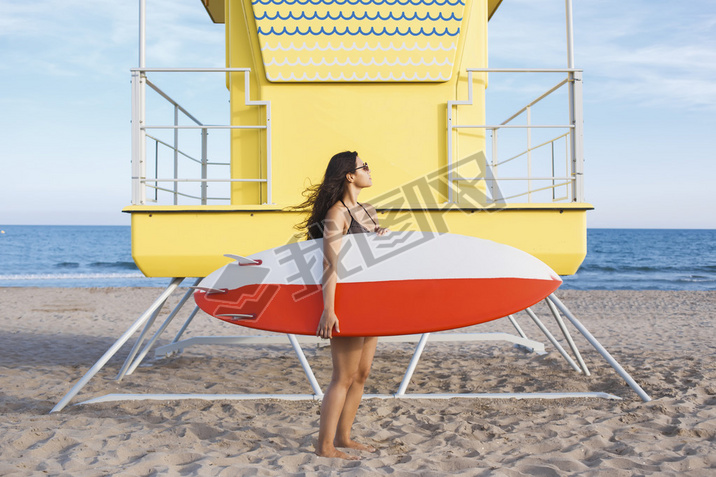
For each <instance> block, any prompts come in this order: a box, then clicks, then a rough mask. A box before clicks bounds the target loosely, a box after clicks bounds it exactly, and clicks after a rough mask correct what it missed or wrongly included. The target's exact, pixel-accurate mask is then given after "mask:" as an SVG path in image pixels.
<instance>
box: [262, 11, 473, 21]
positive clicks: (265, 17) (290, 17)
mask: <svg viewBox="0 0 716 477" xmlns="http://www.w3.org/2000/svg"><path fill="white" fill-rule="evenodd" d="M255 18H256V20H283V21H285V20H323V21H325V20H331V21H338V20H346V21H349V20H370V21H379V20H380V21H388V20H393V21H400V20H406V21H414V20H418V21H421V22H424V21H434V22H436V21H441V20H442V21H446V22H447V21H462V17H457V16H455V13H451V14H450V16H448V17H444V16H443V14H442V12H441V13H438V14H437V15H436V16H435V17H433V16H431V15H430V13H426V14H425V16H424V17H421V16H420V15H418V14H417V13H414V14H413V15H412V16H410V17H409V16H407V15H406V14H405V12H403V13H401V14H400V16H397V17H396V16H395V15H393V12H388V14H387V15H381V13H380V12H378V13H376V14H375V15H374V16H370V15H368V13H367V12H366V13H364V14H363V15H362V16H358V15H356V13H355V12H351V14H350V15H348V16H346V15H344V14H343V12H338V14H337V15H332V14H331V13H330V12H327V13H326V14H325V15H323V16H321V15H319V14H318V12H314V13H313V15H311V16H308V15H306V12H301V14H300V15H298V16H296V15H294V14H293V12H289V13H288V15H281V13H279V12H276V15H274V16H271V15H269V14H268V12H264V14H263V15H258V16H256V17H255Z"/></svg>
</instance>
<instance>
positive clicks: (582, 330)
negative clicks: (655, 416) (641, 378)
mask: <svg viewBox="0 0 716 477" xmlns="http://www.w3.org/2000/svg"><path fill="white" fill-rule="evenodd" d="M548 300H550V301H551V302H552V303H554V304H555V305H556V306H557V308H559V310H560V311H561V312H562V313H563V314H564V316H566V317H567V319H568V320H569V321H571V322H572V324H573V325H574V327H575V328H577V330H578V331H579V332H580V333H582V335H583V336H584V337H585V338H586V339H587V341H589V343H590V344H591V345H592V346H594V349H596V350H597V351H598V352H599V354H601V355H602V357H604V359H606V360H607V363H609V365H610V366H611V367H612V368H614V370H615V371H616V372H617V373H618V374H619V376H621V377H622V379H624V381H626V383H627V384H628V385H629V387H631V388H632V389H633V390H634V392H636V393H637V394H638V395H639V397H640V398H641V399H642V401H644V402H649V401H651V397H649V395H648V394H646V392H644V390H643V389H642V388H641V386H639V385H638V384H637V383H636V381H634V379H633V378H632V377H631V376H630V375H629V373H627V372H626V371H625V370H624V368H622V367H621V365H620V364H619V363H617V360H615V359H614V358H613V357H612V355H611V354H609V352H608V351H607V350H606V349H604V347H603V346H602V345H601V343H600V342H599V341H597V339H596V338H595V337H594V336H592V334H591V333H590V332H589V330H587V328H585V327H584V325H582V323H580V322H579V320H577V318H575V317H574V315H572V313H571V312H570V311H569V310H568V309H567V307H566V306H564V303H562V302H561V301H560V300H559V298H557V297H556V296H555V295H554V293H553V294H551V295H550V296H549V297H548Z"/></svg>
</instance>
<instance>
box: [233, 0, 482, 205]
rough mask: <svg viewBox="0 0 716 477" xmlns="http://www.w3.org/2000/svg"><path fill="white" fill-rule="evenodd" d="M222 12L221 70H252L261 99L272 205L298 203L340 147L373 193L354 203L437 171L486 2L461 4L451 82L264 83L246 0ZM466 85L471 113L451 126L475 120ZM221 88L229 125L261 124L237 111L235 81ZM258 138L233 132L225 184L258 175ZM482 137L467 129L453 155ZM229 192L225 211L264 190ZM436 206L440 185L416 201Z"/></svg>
mask: <svg viewBox="0 0 716 477" xmlns="http://www.w3.org/2000/svg"><path fill="white" fill-rule="evenodd" d="M391 8H393V9H395V8H396V7H391ZM396 11H397V10H396ZM226 12H227V15H226V18H227V50H228V59H229V64H228V66H229V67H250V68H252V72H253V74H252V75H251V96H252V99H254V100H259V99H260V100H270V101H271V114H272V135H273V141H272V162H273V167H272V171H273V203H275V204H277V205H280V206H287V205H295V204H298V203H300V202H301V201H302V197H301V192H302V191H303V190H304V189H305V188H306V186H307V185H308V184H309V182H308V181H309V180H310V181H312V182H314V183H315V182H317V181H320V179H321V177H322V174H323V172H324V171H325V167H326V164H327V163H328V159H330V157H331V156H332V155H333V154H335V153H336V152H339V151H342V150H357V151H358V152H359V153H360V156H361V158H362V159H363V160H364V161H367V162H369V163H370V166H371V171H372V176H373V182H374V186H373V188H372V189H371V190H370V191H366V193H365V195H366V197H362V199H363V200H366V199H369V197H368V196H370V197H372V196H376V195H381V194H383V193H386V192H388V191H390V190H393V189H395V188H396V187H399V186H401V185H403V184H405V183H407V182H410V181H412V180H414V179H416V178H418V177H421V176H423V175H427V174H430V173H432V172H434V171H435V170H437V169H438V168H440V167H445V166H446V164H447V134H446V123H447V101H448V100H455V99H464V98H466V96H467V79H466V74H465V73H464V70H465V68H467V67H484V66H486V61H487V53H486V51H487V31H486V30H487V4H486V0H474V1H471V0H467V2H466V5H465V8H464V16H463V20H462V23H461V32H460V35H459V38H458V44H457V53H456V58H455V62H454V66H453V73H452V77H451V79H450V80H449V81H445V82H412V83H409V82H392V83H386V82H382V83H379V82H370V83H347V82H332V83H330V82H324V83H305V82H293V83H278V82H273V83H272V82H269V81H268V80H267V79H266V73H265V70H264V66H263V61H262V53H261V49H260V46H259V42H258V33H257V27H256V23H255V21H254V20H253V10H252V7H251V2H250V0H243V1H234V2H229V1H227V2H226ZM299 41H302V40H299ZM346 41H353V38H351V39H350V40H346ZM396 41H401V40H396ZM476 80H477V81H476V82H475V89H474V96H475V105H476V106H475V107H474V108H467V107H461V109H460V115H461V117H460V120H461V121H463V122H465V121H467V122H471V123H473V124H477V123H482V121H484V83H482V80H481V78H479V77H476ZM230 88H231V116H232V123H233V124H263V121H265V119H264V117H263V108H262V107H257V106H249V107H247V106H245V105H244V79H243V74H241V73H237V74H232V75H231V79H230ZM264 134H265V133H264V132H257V131H241V132H236V133H235V134H234V135H233V139H232V149H231V150H232V178H256V177H259V176H260V177H261V178H265V177H266V150H265V149H266V146H265V135H264ZM483 138H484V134H483V133H482V132H479V133H478V132H476V130H472V131H468V132H465V133H461V134H460V144H459V150H457V149H456V152H458V153H459V155H456V156H455V158H456V159H458V158H459V157H465V156H467V155H470V154H474V153H476V152H478V151H479V150H481V149H482V148H483ZM468 173H470V174H476V173H477V170H472V171H466V172H465V174H468ZM232 191H233V194H232V203H233V204H237V205H242V204H260V203H263V202H265V200H266V188H265V186H259V185H257V184H237V185H234V187H233V189H232ZM445 200H447V189H446V188H445V187H443V189H442V190H441V191H438V192H437V193H436V194H434V195H433V196H432V197H429V198H424V200H423V203H424V204H427V205H434V204H439V203H442V202H444V201H445ZM415 205H418V204H415Z"/></svg>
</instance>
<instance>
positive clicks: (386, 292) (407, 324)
mask: <svg viewBox="0 0 716 477" xmlns="http://www.w3.org/2000/svg"><path fill="white" fill-rule="evenodd" d="M227 257H229V258H232V259H233V261H232V262H231V263H229V264H228V265H225V266H224V267H222V268H220V269H218V270H216V271H215V272H213V273H211V274H210V275H208V276H207V277H206V278H204V279H203V280H202V281H201V282H200V283H199V284H198V285H197V287H196V288H197V290H196V291H195V292H194V299H195V301H196V303H197V305H198V306H199V307H200V308H201V309H202V310H203V311H205V312H206V313H208V314H209V315H212V316H214V317H216V318H219V319H221V320H224V321H226V322H229V323H234V324H238V325H242V326H246V327H249V328H256V329H260V330H266V331H276V332H281V333H293V334H300V335H315V334H316V328H317V326H318V322H319V320H320V318H321V313H322V311H323V292H322V286H321V283H322V273H323V239H318V240H307V241H303V242H297V243H291V244H288V245H284V246H281V247H276V248H273V249H270V250H265V251H263V252H259V253H256V254H254V255H251V256H248V257H241V256H238V255H227ZM561 283H562V280H561V279H560V278H559V275H557V273H555V272H554V271H553V270H552V269H551V268H549V267H548V266H547V265H546V264H544V263H543V262H542V261H540V260H538V259H537V258H535V257H533V256H532V255H529V254H528V253H526V252H523V251H521V250H519V249H516V248H514V247H510V246H508V245H504V244H499V243H497V242H493V241H490V240H484V239H479V238H475V237H468V236H464V235H456V234H448V233H432V232H390V233H388V234H386V235H383V236H379V235H377V234H373V233H371V234H352V235H344V236H343V238H342V242H341V251H340V255H339V267H338V283H337V285H336V297H335V300H336V301H335V309H336V315H337V316H338V319H339V322H340V330H341V332H340V333H335V335H336V336H389V335H403V334H416V333H427V332H434V331H442V330H448V329H454V328H461V327H465V326H470V325H475V324H479V323H484V322H487V321H491V320H495V319H498V318H501V317H504V316H507V315H509V314H512V313H516V312H518V311H520V310H523V309H525V308H527V307H529V306H532V305H534V304H535V303H537V302H539V301H540V300H542V299H544V298H546V297H547V296H548V295H549V294H550V293H552V292H554V291H555V290H556V289H557V288H558V287H559V286H560V285H561Z"/></svg>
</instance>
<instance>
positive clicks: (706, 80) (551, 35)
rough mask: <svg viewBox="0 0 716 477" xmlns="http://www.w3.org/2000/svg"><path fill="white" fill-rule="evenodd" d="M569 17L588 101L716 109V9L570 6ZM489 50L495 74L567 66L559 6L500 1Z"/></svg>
mask: <svg viewBox="0 0 716 477" xmlns="http://www.w3.org/2000/svg"><path fill="white" fill-rule="evenodd" d="M558 4H560V5H558ZM560 7H561V8H560ZM503 9H504V11H502V10H503ZM500 14H502V15H503V17H502V18H500V17H499V16H498V15H500ZM574 15H575V19H574V38H575V57H576V61H575V63H576V64H575V66H577V67H579V68H583V69H584V70H585V73H584V78H585V83H586V84H588V95H587V98H588V99H589V101H604V100H621V101H625V102H629V103H632V104H634V105H637V106H661V107H668V108H677V109H696V110H704V109H706V110H716V85H715V83H714V81H713V78H714V77H715V76H716V34H714V28H716V4H713V2H711V1H692V2H661V1H659V2H654V1H647V0H641V1H631V2H628V3H625V2H621V1H618V0H604V1H600V2H580V1H575V2H574ZM490 50H491V51H490V60H491V66H492V67H495V66H496V65H498V64H499V66H524V67H546V66H551V67H560V66H564V65H566V46H565V25H564V10H563V5H561V2H547V3H544V2H527V1H524V0H513V1H512V2H505V4H503V5H502V6H501V7H500V10H499V11H498V13H497V15H496V16H495V18H494V19H493V20H492V21H491V22H490Z"/></svg>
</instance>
